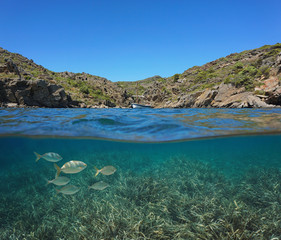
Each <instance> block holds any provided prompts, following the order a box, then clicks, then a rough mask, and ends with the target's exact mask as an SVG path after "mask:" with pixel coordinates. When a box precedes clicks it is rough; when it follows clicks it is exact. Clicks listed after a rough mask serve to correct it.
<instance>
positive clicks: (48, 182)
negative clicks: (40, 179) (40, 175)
mask: <svg viewBox="0 0 281 240" xmlns="http://www.w3.org/2000/svg"><path fill="white" fill-rule="evenodd" d="M44 179H45V182H46V184H45V186H48V185H49V184H50V183H51V182H52V181H50V180H48V179H47V178H44Z"/></svg>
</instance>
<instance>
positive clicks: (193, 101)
mask: <svg viewBox="0 0 281 240" xmlns="http://www.w3.org/2000/svg"><path fill="white" fill-rule="evenodd" d="M280 52H281V44H280V43H278V44H275V45H266V46H263V47H261V48H258V49H253V50H248V51H244V52H241V53H234V54H231V55H229V56H226V57H223V58H220V59H217V60H215V61H213V62H210V63H207V64H205V65H203V66H194V67H192V68H190V69H188V70H186V71H185V72H183V73H182V74H175V75H174V76H172V77H169V78H161V77H159V76H156V77H154V78H152V79H147V80H145V81H139V83H138V90H139V92H140V93H141V95H143V102H144V103H150V104H152V105H153V106H154V107H178V108H185V107H271V106H272V105H281V53H280ZM118 85H119V86H121V87H123V88H124V89H130V85H134V86H137V85H136V83H135V82H132V83H126V82H119V83H118Z"/></svg>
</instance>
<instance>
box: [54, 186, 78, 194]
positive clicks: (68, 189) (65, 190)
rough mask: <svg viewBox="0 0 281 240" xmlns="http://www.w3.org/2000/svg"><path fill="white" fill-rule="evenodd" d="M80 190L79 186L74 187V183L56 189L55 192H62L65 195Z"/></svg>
mask: <svg viewBox="0 0 281 240" xmlns="http://www.w3.org/2000/svg"><path fill="white" fill-rule="evenodd" d="M79 190H80V188H79V187H76V186H74V185H67V186H65V187H63V188H61V189H56V191H57V194H59V193H62V194H66V195H72V194H75V193H77V192H78V191H79Z"/></svg>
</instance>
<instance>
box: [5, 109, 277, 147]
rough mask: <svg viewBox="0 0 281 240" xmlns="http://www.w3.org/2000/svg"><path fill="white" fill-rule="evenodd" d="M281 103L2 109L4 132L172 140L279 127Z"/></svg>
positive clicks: (237, 133) (243, 132) (272, 129)
mask: <svg viewBox="0 0 281 240" xmlns="http://www.w3.org/2000/svg"><path fill="white" fill-rule="evenodd" d="M280 129H281V109H279V108H276V109H33V108H26V109H25V108H17V109H0V134H2V135H4V134H14V135H33V136H35V135H43V136H50V135H52V136H72V137H94V138H108V139H117V140H128V141H147V142H152V141H173V140H184V139H192V138H203V137H214V136H224V135H233V134H234V135H242V134H260V133H272V132H280Z"/></svg>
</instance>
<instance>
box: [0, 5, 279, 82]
mask: <svg viewBox="0 0 281 240" xmlns="http://www.w3.org/2000/svg"><path fill="white" fill-rule="evenodd" d="M280 9H281V1H280V0H267V1H261V0H244V1H241V0H233V1H232V0H210V1H209V0H204V1H203V0H197V1H189V0H139V1H137V0H130V1H129V0H128V1H127V0H99V1H98V0H91V1H84V0H80V1H77V0H76V1H72V0H48V1H38V0H36V1H28V0H26V1H25V0H13V1H2V2H1V14H0V21H1V30H0V46H1V47H3V48H4V49H7V50H9V51H11V52H17V53H20V54H22V55H24V56H25V57H28V58H31V59H33V60H34V61H35V62H36V63H37V64H40V65H42V66H44V67H46V68H48V69H50V70H52V71H71V72H87V73H91V74H93V75H98V76H102V77H106V78H107V79H109V80H111V81H134V80H140V79H144V78H147V77H151V76H154V75H160V76H162V77H168V76H172V75H174V74H175V73H182V72H183V71H185V70H186V69H188V68H190V67H192V66H194V65H203V64H205V63H207V62H209V61H212V60H215V59H217V58H220V57H224V56H226V55H228V54H230V53H233V52H240V51H243V50H247V49H253V48H257V47H260V46H263V45H265V44H275V43H277V42H281V27H280V26H281V10H280Z"/></svg>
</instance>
